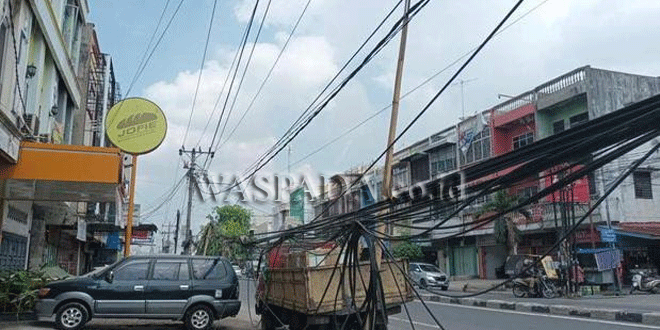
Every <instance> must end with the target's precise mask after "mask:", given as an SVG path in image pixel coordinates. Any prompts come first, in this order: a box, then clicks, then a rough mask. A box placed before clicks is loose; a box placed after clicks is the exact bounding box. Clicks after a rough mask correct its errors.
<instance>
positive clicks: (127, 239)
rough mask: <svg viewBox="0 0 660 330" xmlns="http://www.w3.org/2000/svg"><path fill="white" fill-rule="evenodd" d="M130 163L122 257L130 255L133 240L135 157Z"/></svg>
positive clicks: (134, 156)
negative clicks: (129, 182)
mask: <svg viewBox="0 0 660 330" xmlns="http://www.w3.org/2000/svg"><path fill="white" fill-rule="evenodd" d="M132 157H133V160H132V162H131V188H130V189H131V190H130V194H129V195H128V214H127V215H126V234H125V235H124V257H128V256H130V255H131V240H132V239H133V209H134V208H135V177H136V176H137V155H133V156H132Z"/></svg>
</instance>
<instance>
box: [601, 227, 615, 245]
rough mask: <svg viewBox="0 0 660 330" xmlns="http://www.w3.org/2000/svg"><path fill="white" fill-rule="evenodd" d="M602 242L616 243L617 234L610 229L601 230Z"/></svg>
mask: <svg viewBox="0 0 660 330" xmlns="http://www.w3.org/2000/svg"><path fill="white" fill-rule="evenodd" d="M599 230H600V240H601V241H602V242H603V243H616V232H615V231H614V229H610V228H599Z"/></svg>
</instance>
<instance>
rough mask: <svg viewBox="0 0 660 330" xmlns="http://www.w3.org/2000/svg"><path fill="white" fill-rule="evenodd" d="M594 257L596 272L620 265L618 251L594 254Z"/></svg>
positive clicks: (619, 253)
mask: <svg viewBox="0 0 660 330" xmlns="http://www.w3.org/2000/svg"><path fill="white" fill-rule="evenodd" d="M594 257H596V266H597V267H598V271H604V270H608V269H614V268H617V267H618V266H619V265H620V264H621V251H619V250H610V251H603V252H599V253H595V254H594Z"/></svg>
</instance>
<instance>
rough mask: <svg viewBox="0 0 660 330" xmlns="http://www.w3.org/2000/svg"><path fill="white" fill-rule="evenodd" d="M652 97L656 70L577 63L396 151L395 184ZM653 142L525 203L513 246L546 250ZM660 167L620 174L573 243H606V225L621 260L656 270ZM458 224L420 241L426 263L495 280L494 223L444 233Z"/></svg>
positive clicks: (447, 209) (531, 185)
mask: <svg viewBox="0 0 660 330" xmlns="http://www.w3.org/2000/svg"><path fill="white" fill-rule="evenodd" d="M656 94H660V78H658V77H648V76H640V75H634V74H628V73H621V72H613V71H607V70H601V69H595V68H591V67H589V66H586V67H582V68H578V69H576V70H574V71H571V72H568V73H566V74H564V75H562V76H560V77H557V78H556V79H553V80H551V81H548V82H546V83H544V84H542V85H540V86H538V87H536V88H534V89H532V90H529V91H527V92H524V93H522V94H520V95H518V96H515V97H513V98H511V99H509V100H507V101H506V102H503V103H500V104H498V105H496V106H494V107H492V108H490V109H486V110H483V111H479V112H478V113H477V114H476V115H474V116H471V117H468V118H463V119H462V120H461V121H460V122H459V123H457V124H456V125H454V126H451V127H448V128H445V129H443V130H441V131H440V132H438V133H436V134H433V135H431V136H429V137H428V138H425V139H423V140H420V141H418V142H416V143H414V144H412V145H410V146H408V147H406V148H404V149H401V150H398V151H397V152H396V153H395V155H394V164H393V167H392V172H393V173H392V175H393V189H394V190H395V191H397V190H401V191H405V190H409V189H410V188H412V187H414V186H415V185H416V184H419V183H421V182H424V181H426V180H434V179H438V178H440V177H442V176H443V175H449V174H452V173H458V172H460V171H461V169H464V168H467V167H470V166H474V165H475V164H478V163H479V162H481V161H484V160H487V159H489V158H491V157H495V156H499V155H502V154H505V153H508V152H510V151H512V150H515V149H518V148H521V147H524V146H526V145H528V144H530V143H533V142H534V141H537V140H540V139H543V138H546V137H548V136H551V135H554V134H559V133H561V132H563V131H564V130H567V129H570V128H572V127H575V126H577V125H580V124H582V123H585V122H588V121H589V120H591V119H594V118H598V117H600V116H603V115H606V114H608V113H611V112H613V111H616V110H619V109H621V108H623V107H624V106H626V105H629V104H632V103H635V102H638V101H641V100H643V99H646V98H648V97H651V96H653V95H656ZM649 145H650V143H649V144H647V145H644V146H642V147H640V148H638V149H637V150H635V151H633V152H631V153H629V154H627V155H625V156H623V157H621V158H619V159H618V160H616V161H614V162H612V163H610V164H607V165H606V166H605V167H603V168H602V169H601V170H598V171H596V172H595V173H593V174H592V175H590V176H588V177H584V178H581V179H580V180H577V181H576V182H574V183H573V184H572V185H570V186H569V187H566V188H564V189H562V191H561V192H557V193H555V194H552V195H550V196H547V197H546V198H544V199H542V200H540V201H538V202H537V203H535V204H533V205H531V206H529V207H527V209H526V211H527V212H525V213H526V214H527V216H523V215H512V217H513V221H514V223H515V224H516V226H517V228H518V229H519V230H520V231H521V232H522V236H521V237H520V241H519V242H518V244H517V251H516V252H517V253H530V254H538V253H542V252H545V251H546V250H547V248H549V247H550V246H552V245H553V244H554V243H555V242H557V239H558V237H559V234H558V233H559V231H560V229H561V227H562V221H563V223H564V225H565V224H566V223H570V220H572V219H573V218H579V217H581V216H583V215H584V214H585V212H586V211H587V210H588V209H589V207H590V205H591V202H592V201H593V200H595V199H596V198H597V197H598V196H602V195H603V192H604V191H605V189H606V187H607V186H608V184H610V183H611V182H612V181H613V180H614V179H615V177H616V176H617V175H618V174H619V173H620V172H621V171H622V170H623V168H624V167H625V166H627V165H628V164H630V163H631V162H632V161H633V160H635V159H636V158H637V157H639V156H640V155H641V154H642V153H643V152H644V151H645V150H648V148H649ZM578 156H586V155H576V157H578ZM659 164H660V155H654V156H653V157H652V158H651V159H649V160H648V161H647V162H646V163H645V164H644V165H643V166H642V167H641V168H640V169H639V170H638V171H636V172H635V173H634V174H633V175H632V176H631V177H630V178H628V179H626V180H625V181H624V183H623V184H622V185H621V186H620V187H618V188H617V189H616V191H615V192H614V193H612V194H611V195H610V196H609V197H608V198H607V199H606V201H605V202H604V203H603V204H602V205H601V206H600V207H599V208H598V209H597V210H596V212H594V213H593V214H592V216H591V217H590V221H589V222H590V225H588V227H584V228H581V229H580V230H579V231H578V232H577V233H576V235H575V237H574V240H573V241H572V243H575V244H574V246H576V247H581V248H590V249H591V250H592V251H593V250H594V249H593V248H598V247H602V246H605V244H604V243H603V242H602V240H601V239H600V235H599V232H600V230H602V229H603V228H605V227H608V226H611V227H612V228H613V229H614V231H615V232H616V235H617V239H618V241H617V247H619V248H622V250H623V252H624V259H625V260H632V259H633V258H636V259H635V260H645V262H646V263H650V264H654V266H655V268H658V267H660V257H654V255H658V253H656V252H660V251H658V248H657V242H658V241H657V239H658V236H657V235H655V236H654V235H653V233H654V232H660V207H658V206H660V205H659V204H660V195H659V194H660V185H659V184H658V182H659V180H660V172H659V171H658V165H659ZM515 169H516V168H515V167H513V168H508V169H505V170H502V171H500V172H498V173H495V174H493V175H491V176H490V177H488V178H483V179H492V178H494V177H497V176H501V175H505V174H507V173H510V172H512V171H515ZM554 179H555V178H554V177H553V176H551V175H549V173H539V174H538V175H537V176H535V177H531V178H528V179H526V180H524V181H522V182H518V183H516V184H515V185H514V186H513V187H511V188H509V189H508V191H507V192H506V193H507V194H508V195H511V196H520V197H529V196H531V195H534V194H535V193H536V192H538V191H540V190H541V189H543V188H545V187H547V186H549V185H550V184H552V182H553V180H554ZM469 184H470V183H468V185H469ZM490 197H491V196H484V197H482V198H480V199H478V200H476V201H475V202H474V203H473V204H472V205H471V206H469V207H468V208H466V209H464V210H463V211H462V212H460V213H458V214H457V215H456V216H454V217H453V218H449V219H448V220H447V222H445V225H459V226H460V225H461V224H464V223H469V222H471V221H473V220H474V219H475V216H479V215H480V214H481V213H483V212H482V208H483V206H484V205H485V204H486V203H487V202H488V201H489V198H490ZM413 202H414V201H413ZM343 211H349V210H348V209H346V210H343ZM454 211H455V208H452V206H451V205H445V206H442V207H438V208H437V212H428V216H427V217H415V218H414V220H413V221H414V224H415V225H418V226H426V227H429V226H432V225H435V224H437V222H438V221H440V220H443V219H446V218H447V216H448V215H449V214H452V213H454ZM568 217H571V219H567V218H568ZM591 224H593V227H591ZM645 230H646V233H647V234H645V233H644V231H645ZM459 231H460V229H457V228H454V229H451V230H438V231H434V232H433V233H432V234H430V235H429V237H424V238H423V239H422V240H420V243H421V245H422V247H423V250H424V252H425V258H426V259H427V261H429V262H433V263H437V264H439V266H441V267H442V268H444V269H445V270H446V271H447V272H448V273H449V274H451V275H453V276H467V277H481V278H495V277H497V276H498V275H499V274H498V273H499V272H498V270H500V271H501V267H502V266H503V264H504V262H505V260H506V258H507V255H508V254H510V253H512V251H508V250H507V247H506V246H505V245H502V244H501V243H499V242H497V241H496V240H495V237H494V235H493V233H494V231H493V227H492V225H490V226H484V227H481V228H479V229H477V230H473V231H470V232H469V233H465V234H463V235H458V236H457V237H451V238H450V237H449V236H456V235H455V234H456V233H458V232H459ZM422 242H423V243H422ZM629 262H634V261H629ZM592 280H594V281H599V280H603V279H602V278H599V279H593V278H592ZM603 281H605V280H603Z"/></svg>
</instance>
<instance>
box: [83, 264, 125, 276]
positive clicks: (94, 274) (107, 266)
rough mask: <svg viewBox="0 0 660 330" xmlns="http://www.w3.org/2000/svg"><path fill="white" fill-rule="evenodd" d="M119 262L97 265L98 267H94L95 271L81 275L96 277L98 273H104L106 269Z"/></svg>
mask: <svg viewBox="0 0 660 330" xmlns="http://www.w3.org/2000/svg"><path fill="white" fill-rule="evenodd" d="M118 262H119V261H117V262H115V263H113V264H110V265H105V266H101V267H97V268H96V269H94V270H93V271H91V272H89V273H86V274H83V275H80V277H96V276H97V275H99V274H101V273H103V272H104V271H105V270H106V269H109V268H110V267H112V266H114V265H116V264H117V263H118Z"/></svg>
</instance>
